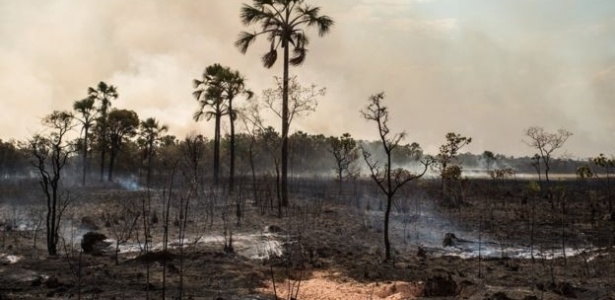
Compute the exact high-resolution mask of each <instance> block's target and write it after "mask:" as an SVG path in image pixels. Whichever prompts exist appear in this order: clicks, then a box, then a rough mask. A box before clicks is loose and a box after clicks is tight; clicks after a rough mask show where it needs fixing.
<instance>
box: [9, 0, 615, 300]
mask: <svg viewBox="0 0 615 300" xmlns="http://www.w3.org/2000/svg"><path fill="white" fill-rule="evenodd" d="M240 14H241V15H240V16H241V21H242V22H243V23H244V25H246V26H251V25H258V26H260V27H259V28H260V29H259V30H260V31H257V32H255V33H248V32H243V33H241V34H240V36H239V39H238V41H237V42H236V46H237V47H239V50H240V51H241V52H244V53H245V52H246V51H247V50H248V49H249V47H250V45H251V44H252V43H253V42H254V40H255V39H257V38H259V36H261V35H264V36H265V38H266V39H267V41H268V42H270V47H269V48H268V51H267V52H266V53H265V54H264V55H263V56H262V63H263V64H264V66H265V67H267V68H270V67H272V66H273V65H274V64H275V62H276V60H277V56H278V50H280V51H282V52H283V54H282V56H283V61H282V63H283V74H282V77H275V78H274V81H273V87H272V88H270V89H266V90H264V91H262V92H261V93H260V94H259V93H255V92H254V91H252V90H250V87H249V81H248V80H247V79H246V78H244V76H243V75H242V74H241V73H240V72H239V71H235V70H233V69H231V68H230V67H227V66H222V65H220V64H214V65H211V66H206V67H205V68H204V72H203V73H202V74H200V76H199V74H195V77H196V78H198V79H195V80H193V86H194V90H193V94H192V99H190V95H189V94H188V95H186V96H187V97H186V98H187V101H192V103H193V104H194V105H195V107H196V111H195V113H194V120H195V121H206V122H203V126H210V127H213V128H214V136H213V138H209V137H207V136H204V135H200V134H191V135H188V136H185V137H177V136H174V135H171V134H170V132H172V130H173V128H169V127H168V126H167V125H165V124H162V123H161V122H159V121H158V120H156V119H155V118H153V117H149V116H147V117H144V116H139V115H138V114H137V113H136V112H135V111H133V110H131V109H130V108H116V107H113V108H112V107H111V106H112V104H113V106H116V104H118V105H117V106H120V104H121V103H122V101H121V100H122V96H121V91H122V90H121V87H116V86H114V85H111V84H108V83H105V82H100V83H98V84H97V85H94V87H89V88H87V87H86V88H84V92H85V93H84V96H85V98H84V99H83V100H78V101H75V102H74V105H73V107H72V108H73V111H72V112H71V111H53V112H50V114H49V115H48V116H46V117H44V118H43V119H42V123H43V124H42V125H43V126H42V128H44V130H42V131H41V133H40V134H37V135H35V136H33V137H32V138H30V139H28V140H25V141H2V140H0V178H2V180H1V181H0V225H1V227H0V299H5V298H6V299H38V298H44V297H55V298H77V299H81V298H82V297H83V298H92V299H95V298H96V299H127V298H139V299H149V298H153V299H201V298H204V299H289V300H290V299H310V298H315V297H317V296H318V293H319V292H322V291H323V290H321V289H319V288H318V287H316V288H315V287H314V286H313V285H314V281H318V280H321V281H326V280H329V282H335V284H336V285H339V286H340V289H341V290H344V291H345V292H346V293H352V292H353V290H352V289H346V284H349V283H351V284H350V285H351V286H352V288H354V289H355V290H362V291H365V293H363V294H361V295H362V297H363V296H364V297H363V298H369V299H380V298H381V299H386V298H387V297H393V298H394V297H400V299H406V298H413V297H450V299H455V297H457V298H462V299H469V298H472V297H483V296H484V297H485V299H553V298H557V297H570V298H579V299H611V298H612V297H615V294H614V293H613V290H615V284H614V282H615V212H614V208H613V201H614V199H613V198H614V197H615V186H613V185H614V184H615V183H614V182H613V178H612V177H613V175H612V173H613V172H614V170H615V158H613V156H612V155H610V154H597V155H596V156H595V157H594V158H590V159H581V160H579V159H571V158H566V157H562V156H558V154H559V152H560V150H563V149H565V146H566V144H565V143H566V141H567V140H568V139H569V138H573V135H572V133H570V132H568V131H566V130H564V129H560V130H558V131H557V132H555V133H550V132H548V131H547V130H545V129H543V128H541V127H537V126H533V127H529V128H528V129H527V130H526V131H525V132H520V133H519V138H523V137H525V144H527V145H528V146H529V149H528V155H527V156H526V157H512V156H506V155H503V154H496V153H493V152H492V151H489V150H484V152H482V153H479V154H473V153H469V152H464V147H466V146H467V145H469V144H470V143H471V142H472V137H470V136H466V135H467V134H471V133H467V132H464V133H463V134H462V133H456V132H454V131H451V132H449V133H446V134H445V135H444V140H443V144H442V145H441V146H440V147H439V148H438V152H437V153H426V152H425V151H424V150H423V148H422V147H421V145H420V144H419V143H418V142H417V141H409V142H407V140H410V139H411V138H412V132H411V131H409V133H408V134H407V133H406V132H405V131H403V130H404V128H399V129H397V128H391V127H389V126H390V124H389V119H390V118H399V117H402V116H398V115H396V114H395V112H392V111H391V110H389V109H388V107H387V106H386V105H385V103H384V100H385V94H384V93H377V94H374V95H372V96H369V97H368V96H367V95H366V100H367V104H366V105H365V106H357V107H356V112H357V116H362V117H363V118H364V119H365V121H366V122H368V123H369V124H371V125H372V128H373V129H374V131H373V133H374V134H375V136H377V139H376V140H359V139H355V138H353V135H352V133H344V134H342V135H340V136H325V135H323V134H319V133H307V132H302V131H296V130H295V131H293V130H291V125H292V121H293V120H296V119H297V118H303V117H308V116H309V113H311V112H313V111H315V110H316V108H317V104H318V100H319V97H322V96H324V95H325V92H326V89H325V88H323V87H317V86H316V85H314V84H311V85H305V84H302V83H301V81H300V79H299V77H297V76H290V75H289V68H290V66H299V65H301V64H302V63H303V62H304V60H305V59H306V53H307V49H306V46H307V45H308V42H309V39H308V37H307V33H306V32H305V31H304V28H305V27H310V26H313V27H315V28H316V29H317V31H318V34H319V35H320V36H324V35H325V34H327V33H328V32H329V30H330V29H331V28H332V27H333V25H334V22H333V20H332V19H331V18H329V17H328V16H326V15H322V14H321V11H320V8H318V7H313V6H309V5H307V4H306V3H305V2H304V1H300V0H273V1H256V0H255V1H253V5H252V6H250V5H244V6H243V8H242V10H241V12H240ZM186 81H187V82H190V79H189V78H187V79H186ZM112 101H113V102H112ZM267 113H268V114H270V115H272V116H273V118H274V120H275V121H276V122H278V121H281V126H279V128H280V129H278V127H275V126H274V125H272V124H270V121H271V120H268V119H267V118H265V117H264V115H265V114H267ZM210 122H211V123H213V124H211V123H210ZM226 125H228V128H229V130H225V128H227V127H226ZM408 130H412V129H411V128H408ZM451 130H455V128H452V129H451ZM562 152H563V151H562ZM93 166H97V168H95V167H93ZM43 238H44V240H45V243H43V244H41V243H39V242H38V239H43ZM395 295H397V296H395ZM345 296H346V295H341V296H340V295H338V296H337V297H338V298H344V297H345ZM353 297H356V294H352V296H348V299H353ZM608 297H611V298H608ZM323 298H324V299H327V296H323ZM331 298H333V296H331ZM363 298H361V299H363ZM393 298H389V299H393ZM395 299H397V298H395ZM472 299H474V298H472ZM481 299H482V298H481Z"/></svg>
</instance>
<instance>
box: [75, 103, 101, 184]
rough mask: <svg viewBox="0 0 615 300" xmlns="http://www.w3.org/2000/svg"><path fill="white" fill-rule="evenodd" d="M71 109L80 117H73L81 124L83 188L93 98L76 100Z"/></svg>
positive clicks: (93, 114)
mask: <svg viewBox="0 0 615 300" xmlns="http://www.w3.org/2000/svg"><path fill="white" fill-rule="evenodd" d="M73 109H74V110H75V111H76V112H78V113H79V115H80V116H81V117H75V119H77V120H78V121H79V122H80V123H81V132H83V149H82V151H83V166H82V167H83V177H82V179H81V180H82V181H81V184H82V185H83V186H85V178H86V174H87V172H88V167H89V164H90V162H89V161H88V150H89V147H88V141H89V138H90V136H89V133H90V129H91V128H92V126H93V125H94V118H95V117H96V109H95V108H94V98H89V97H88V98H85V99H82V100H77V101H75V102H74V103H73Z"/></svg>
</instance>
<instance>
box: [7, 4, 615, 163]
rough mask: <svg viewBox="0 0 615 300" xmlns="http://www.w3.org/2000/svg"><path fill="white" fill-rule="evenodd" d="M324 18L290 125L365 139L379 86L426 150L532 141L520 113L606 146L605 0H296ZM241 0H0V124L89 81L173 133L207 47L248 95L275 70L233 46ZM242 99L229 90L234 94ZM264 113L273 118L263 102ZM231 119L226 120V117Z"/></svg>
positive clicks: (28, 117) (609, 111)
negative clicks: (307, 105)
mask: <svg viewBox="0 0 615 300" xmlns="http://www.w3.org/2000/svg"><path fill="white" fill-rule="evenodd" d="M306 2H307V3H309V4H312V5H317V6H320V7H321V8H322V9H321V13H322V14H325V15H328V16H330V17H331V18H333V19H334V20H335V22H336V23H335V25H334V27H333V28H332V30H331V32H330V34H328V35H326V36H324V37H322V38H321V37H318V34H317V31H316V30H308V35H310V38H311V43H310V45H309V52H308V56H307V59H306V61H305V63H304V64H303V65H302V66H300V67H293V68H291V70H290V72H291V75H296V76H297V78H298V79H299V81H300V82H301V83H302V84H304V85H306V86H308V85H310V84H315V85H317V86H319V87H326V89H327V93H326V95H325V96H323V97H320V98H319V99H318V102H319V104H318V108H317V110H316V111H315V112H314V113H311V114H309V115H307V116H304V117H302V118H299V119H296V120H294V121H293V124H292V125H291V132H294V131H297V130H302V131H304V132H308V133H312V134H324V135H327V136H329V135H336V136H338V135H341V134H342V133H345V132H349V133H350V134H352V135H353V136H354V137H355V138H360V139H370V140H372V139H376V138H377V129H376V126H375V124H373V123H370V122H367V121H366V120H364V119H363V118H362V117H361V114H360V113H359V111H360V110H361V109H362V108H363V107H365V105H366V104H367V103H368V98H369V96H370V95H373V94H375V93H378V92H384V93H385V100H384V104H385V105H386V106H388V107H389V109H390V123H389V125H390V128H391V129H392V130H393V131H394V132H400V131H405V132H406V133H407V135H408V136H407V139H406V140H405V141H406V142H408V143H411V142H418V143H419V144H421V145H422V146H423V148H424V149H426V151H427V152H432V153H433V152H435V151H437V149H438V146H439V145H440V144H442V143H444V142H445V135H446V133H447V132H456V133H460V134H462V135H464V136H468V137H472V139H473V142H472V144H470V145H469V146H468V147H467V148H465V150H464V151H466V150H467V151H470V152H473V153H482V152H483V151H484V150H490V151H493V152H495V153H501V154H504V155H515V156H526V155H527V156H531V155H533V154H534V153H535V150H533V149H532V148H530V147H529V146H527V145H526V144H525V143H523V140H524V132H525V129H527V128H528V127H531V126H540V127H544V128H545V130H547V131H553V132H554V131H556V130H557V129H560V128H563V129H566V130H568V131H571V132H572V133H573V136H572V137H570V139H569V140H568V141H567V143H566V144H565V145H564V147H563V149H562V150H561V151H560V152H559V154H562V155H567V156H570V157H575V158H585V157H591V156H596V155H597V154H599V153H605V154H615V120H614V118H613V117H614V116H615V99H614V95H615V84H614V83H615V39H614V38H613V37H614V36H615V1H612V0H328V1H327V0H306ZM244 3H245V4H249V3H251V1H248V0H224V1H222V0H177V1H166V0H131V1H124V0H101V1H78V0H55V1H47V0H22V1H13V0H0V95H1V96H0V103H1V108H0V139H3V140H8V139H17V140H23V139H27V138H29V137H31V136H32V135H33V134H36V133H39V132H41V131H42V128H43V126H42V125H41V119H42V118H43V117H44V116H45V115H47V114H49V113H50V112H52V111H53V110H70V109H71V108H72V103H73V102H74V101H76V100H80V99H83V98H85V97H86V96H87V88H88V87H90V86H92V87H94V86H96V85H97V83H98V82H100V81H104V82H106V83H108V84H111V85H114V86H116V87H117V89H118V93H119V97H118V99H117V100H115V101H113V103H112V106H113V107H115V108H123V109H132V110H134V111H136V112H137V113H138V114H139V116H140V117H141V118H142V119H145V118H148V117H155V118H156V119H158V120H159V121H160V123H162V124H165V125H167V126H169V128H170V131H169V133H170V134H173V135H176V136H177V137H178V138H180V139H182V138H183V137H185V136H186V135H189V134H194V133H203V134H205V135H208V136H211V133H212V132H213V122H204V121H202V122H198V123H197V122H195V121H194V120H193V119H192V115H193V113H194V112H195V111H196V110H197V108H198V106H197V102H196V101H195V100H194V99H193V98H192V95H191V93H192V91H193V87H192V79H194V78H200V77H201V75H202V72H203V70H204V69H205V67H206V66H208V65H211V64H214V63H220V64H222V65H225V66H228V67H230V68H232V69H235V70H238V71H240V72H241V73H242V74H243V75H244V76H245V78H246V80H247V86H248V88H250V89H251V90H252V91H254V92H256V94H257V95H259V94H260V93H261V91H262V90H264V89H267V88H271V87H273V86H274V85H275V81H274V76H280V75H281V74H282V65H281V63H280V62H278V63H277V64H276V65H275V66H274V67H273V68H271V69H266V68H264V67H263V66H262V64H261V62H260V57H261V55H262V54H263V53H264V52H265V51H266V50H267V49H268V45H267V43H266V41H264V40H260V41H257V42H256V43H255V44H253V45H252V46H251V47H250V49H249V50H248V52H247V53H246V54H245V55H244V54H241V53H240V52H239V50H238V49H237V48H236V47H235V46H234V41H235V40H236V39H237V36H238V34H239V32H241V31H242V30H246V31H255V30H257V29H258V28H256V27H245V26H244V25H243V24H242V23H241V22H240V19H239V11H240V8H241V6H242V5H243V4H244ZM241 101H243V100H240V101H239V102H241ZM268 121H269V122H270V124H271V125H274V126H278V123H279V120H277V119H274V118H270V119H269V120H268ZM224 128H228V126H224Z"/></svg>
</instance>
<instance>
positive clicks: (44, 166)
mask: <svg viewBox="0 0 615 300" xmlns="http://www.w3.org/2000/svg"><path fill="white" fill-rule="evenodd" d="M43 124H44V125H46V126H48V127H49V128H51V129H52V130H53V131H52V132H51V133H50V134H49V136H48V137H43V136H40V135H36V136H34V138H32V139H31V140H30V141H29V142H28V150H29V152H30V153H31V154H32V156H33V157H34V158H35V160H34V161H33V162H32V164H33V165H34V166H35V167H36V169H37V170H38V172H39V177H40V182H39V183H40V185H41V189H42V190H43V193H44V194H45V199H46V202H47V217H46V230H47V252H48V253H49V255H54V256H55V255H57V253H58V241H59V235H58V232H59V230H60V222H61V220H62V213H63V212H64V210H65V209H66V207H68V204H69V203H70V193H69V192H68V191H66V190H62V189H61V187H62V185H61V179H62V170H63V169H64V167H65V166H66V163H67V161H68V157H69V156H70V154H71V153H73V152H74V149H75V147H74V145H72V144H71V143H69V142H67V141H66V140H65V138H66V134H67V133H68V132H69V131H70V130H71V129H72V128H73V126H74V125H73V115H72V114H71V113H69V112H63V111H62V112H61V111H54V112H53V113H51V114H50V115H48V116H47V117H45V118H44V119H43Z"/></svg>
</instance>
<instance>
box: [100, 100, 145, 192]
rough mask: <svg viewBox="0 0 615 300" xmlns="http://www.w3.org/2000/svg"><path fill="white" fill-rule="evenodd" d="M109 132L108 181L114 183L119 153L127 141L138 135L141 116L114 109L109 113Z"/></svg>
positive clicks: (128, 111) (129, 111) (130, 111)
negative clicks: (114, 170)
mask: <svg viewBox="0 0 615 300" xmlns="http://www.w3.org/2000/svg"><path fill="white" fill-rule="evenodd" d="M107 122H108V123H107V125H108V130H109V145H110V146H111V147H110V148H109V149H110V150H111V152H110V155H109V156H110V157H109V173H108V174H107V180H108V181H113V167H114V165H115V159H116V158H117V155H118V153H119V152H120V150H121V149H122V146H123V145H124V143H125V142H126V140H127V139H129V138H132V137H134V136H135V135H136V134H137V128H138V127H139V116H138V115H137V113H136V112H134V111H132V110H126V109H119V110H118V109H114V110H112V111H111V112H109V116H108V120H107Z"/></svg>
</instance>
